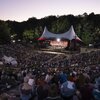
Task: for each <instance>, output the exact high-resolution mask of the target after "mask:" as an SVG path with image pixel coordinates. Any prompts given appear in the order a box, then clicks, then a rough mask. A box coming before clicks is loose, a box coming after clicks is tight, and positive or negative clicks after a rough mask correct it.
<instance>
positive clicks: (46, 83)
mask: <svg viewBox="0 0 100 100" xmlns="http://www.w3.org/2000/svg"><path fill="white" fill-rule="evenodd" d="M3 55H7V56H12V57H14V58H15V59H16V60H17V62H18V65H17V67H15V66H12V65H10V64H2V65H0V94H1V97H0V100H13V99H14V100H15V99H16V100H20V99H21V100H100V57H99V55H100V51H99V50H96V51H92V52H86V53H79V54H71V55H70V56H69V57H68V56H67V54H63V55H59V54H50V53H44V52H42V51H41V52H38V51H36V50H34V48H33V49H32V48H30V47H26V46H23V45H21V44H12V45H11V44H10V45H1V46H0V61H2V57H3ZM16 87H17V93H16V94H14V95H13V96H10V92H8V91H10V90H11V89H14V88H16ZM9 98H10V99H9Z"/></svg>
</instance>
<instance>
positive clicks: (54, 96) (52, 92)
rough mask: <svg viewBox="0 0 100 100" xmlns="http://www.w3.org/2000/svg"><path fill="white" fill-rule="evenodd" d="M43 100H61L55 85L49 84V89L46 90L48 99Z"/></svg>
mask: <svg viewBox="0 0 100 100" xmlns="http://www.w3.org/2000/svg"><path fill="white" fill-rule="evenodd" d="M45 100H62V98H61V96H60V91H59V88H58V86H57V85H56V84H55V83H54V84H50V87H49V90H48V97H47V98H46V99H45Z"/></svg>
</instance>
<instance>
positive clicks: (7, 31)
mask: <svg viewBox="0 0 100 100" xmlns="http://www.w3.org/2000/svg"><path fill="white" fill-rule="evenodd" d="M71 25H73V26H74V29H75V32H76V34H77V35H78V36H79V37H80V38H81V39H82V40H83V41H84V42H85V43H86V44H89V43H98V42H100V14H94V13H90V14H89V15H88V14H87V13H84V14H83V15H78V16H74V15H63V16H47V17H44V18H41V19H37V18H35V17H32V18H29V19H28V20H27V21H23V22H16V21H0V42H1V41H2V42H4V41H6V40H8V41H10V39H9V38H10V36H11V35H14V34H16V39H21V40H24V39H26V40H32V39H35V38H39V37H40V36H41V34H42V32H43V30H44V27H45V26H46V27H47V28H48V30H49V31H51V32H54V33H57V34H59V33H63V32H66V31H68V29H69V28H70V26H71Z"/></svg>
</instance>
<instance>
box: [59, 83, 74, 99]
mask: <svg viewBox="0 0 100 100" xmlns="http://www.w3.org/2000/svg"><path fill="white" fill-rule="evenodd" d="M60 90H61V96H62V98H63V100H71V99H72V98H73V96H74V94H75V92H76V89H75V84H74V82H71V81H66V82H64V83H63V84H62V85H61V88H60Z"/></svg>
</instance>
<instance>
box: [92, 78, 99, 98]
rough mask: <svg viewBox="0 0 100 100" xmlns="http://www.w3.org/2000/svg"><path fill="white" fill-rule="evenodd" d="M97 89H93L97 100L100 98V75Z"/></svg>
mask: <svg viewBox="0 0 100 100" xmlns="http://www.w3.org/2000/svg"><path fill="white" fill-rule="evenodd" d="M95 87H96V88H95V89H94V90H93V96H94V99H95V100H100V77H99V78H98V79H97V80H96V84H95Z"/></svg>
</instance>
